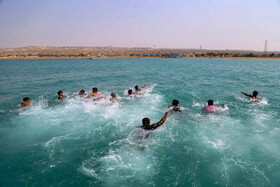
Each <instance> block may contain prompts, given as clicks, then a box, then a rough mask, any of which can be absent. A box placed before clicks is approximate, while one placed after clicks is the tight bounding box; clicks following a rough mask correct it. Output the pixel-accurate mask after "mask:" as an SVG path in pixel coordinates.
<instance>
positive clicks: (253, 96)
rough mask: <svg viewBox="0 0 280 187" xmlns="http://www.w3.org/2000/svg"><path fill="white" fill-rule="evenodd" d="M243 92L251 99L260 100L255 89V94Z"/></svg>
mask: <svg viewBox="0 0 280 187" xmlns="http://www.w3.org/2000/svg"><path fill="white" fill-rule="evenodd" d="M241 93H243V94H244V95H246V96H248V97H250V98H251V99H254V100H259V99H260V98H258V97H257V95H258V94H259V93H258V92H257V91H253V95H250V94H246V93H245V92H241Z"/></svg>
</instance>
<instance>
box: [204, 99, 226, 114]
mask: <svg viewBox="0 0 280 187" xmlns="http://www.w3.org/2000/svg"><path fill="white" fill-rule="evenodd" d="M222 108H226V105H225V104H222V107H218V106H214V102H213V100H208V106H207V107H204V108H203V109H202V111H204V112H216V111H217V110H220V109H222Z"/></svg>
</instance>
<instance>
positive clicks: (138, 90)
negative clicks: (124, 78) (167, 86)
mask: <svg viewBox="0 0 280 187" xmlns="http://www.w3.org/2000/svg"><path fill="white" fill-rule="evenodd" d="M150 85H151V84H147V85H145V86H143V87H142V88H139V87H138V85H136V86H135V92H136V93H137V92H140V91H141V90H142V89H143V88H145V87H146V86H150Z"/></svg>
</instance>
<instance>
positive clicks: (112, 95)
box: [110, 92, 120, 103]
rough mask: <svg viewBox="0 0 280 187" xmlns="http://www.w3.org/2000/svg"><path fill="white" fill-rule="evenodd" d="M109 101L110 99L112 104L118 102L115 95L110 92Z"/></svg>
mask: <svg viewBox="0 0 280 187" xmlns="http://www.w3.org/2000/svg"><path fill="white" fill-rule="evenodd" d="M111 97H112V98H111V99H110V101H112V102H113V103H114V102H119V101H120V100H119V99H118V98H117V95H116V93H114V92H112V93H111Z"/></svg>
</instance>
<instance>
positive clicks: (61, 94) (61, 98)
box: [57, 90, 63, 101]
mask: <svg viewBox="0 0 280 187" xmlns="http://www.w3.org/2000/svg"><path fill="white" fill-rule="evenodd" d="M57 95H58V97H57V99H58V100H61V101H62V100H63V91H61V90H60V91H58V92H57Z"/></svg>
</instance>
